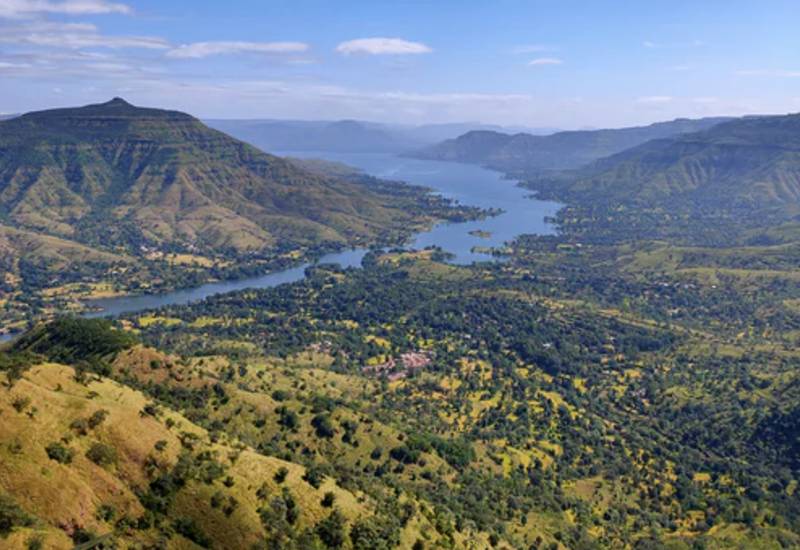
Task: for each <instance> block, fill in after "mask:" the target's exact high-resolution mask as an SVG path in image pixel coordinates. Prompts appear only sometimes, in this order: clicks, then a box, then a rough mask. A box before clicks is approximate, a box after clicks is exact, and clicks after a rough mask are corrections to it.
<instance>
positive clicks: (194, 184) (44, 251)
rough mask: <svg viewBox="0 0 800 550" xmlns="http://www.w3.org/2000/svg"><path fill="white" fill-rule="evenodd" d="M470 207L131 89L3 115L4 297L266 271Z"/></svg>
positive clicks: (398, 233)
mask: <svg viewBox="0 0 800 550" xmlns="http://www.w3.org/2000/svg"><path fill="white" fill-rule="evenodd" d="M307 167H308V168H307ZM467 210H468V209H464V208H453V207H452V206H451V204H450V203H449V202H448V201H447V200H445V199H443V198H440V197H437V196H433V195H430V194H429V193H428V190H427V189H424V188H421V187H415V186H410V185H401V184H399V183H396V182H385V181H381V180H378V179H376V178H373V177H370V176H368V175H365V174H363V173H361V172H358V171H355V170H348V169H344V168H342V167H335V168H334V167H332V166H330V165H326V164H322V163H305V164H302V163H300V162H296V161H295V162H293V161H290V160H287V159H283V158H280V157H276V156H273V155H269V154H267V153H264V152H262V151H259V150H258V149H256V148H254V147H252V146H250V145H248V144H245V143H243V142H241V141H238V140H236V139H234V138H231V137H229V136H227V135H226V134H224V133H222V132H219V131H217V130H212V129H210V128H208V127H206V126H205V125H204V124H202V123H201V122H200V121H199V120H197V119H195V118H193V117H192V116H190V115H187V114H185V113H180V112H176V111H165V110H159V109H147V108H140V107H135V106H133V105H130V104H128V103H127V102H125V101H124V100H122V99H119V98H117V99H114V100H112V101H109V102H107V103H103V104H99V105H89V106H86V107H80V108H68V109H54V110H49V111H41V112H35V113H28V114H25V115H22V116H20V117H17V118H14V119H11V120H6V121H2V122H0V266H3V267H4V268H5V270H4V271H5V273H4V275H5V276H4V277H0V300H4V299H8V300H10V301H12V302H14V304H18V303H19V301H20V300H28V301H29V302H30V298H31V297H32V292H35V291H39V290H42V289H48V288H49V289H51V290H52V292H53V293H56V294H60V295H63V294H64V287H65V286H66V285H76V284H90V285H95V287H93V288H95V289H96V288H100V287H103V288H105V289H106V290H102V291H101V292H107V291H108V287H109V286H113V287H114V288H113V292H127V291H132V290H133V291H135V290H140V289H150V290H153V289H168V288H174V287H179V286H187V285H192V284H200V283H202V282H204V281H207V280H209V279H219V278H226V277H227V278H232V277H237V276H245V275H253V274H255V273H260V272H264V271H267V270H269V269H275V268H279V267H285V266H286V265H287V264H290V263H296V262H298V261H300V260H303V259H308V258H310V257H313V256H315V255H319V254H320V253H322V252H325V251H330V250H333V249H338V248H343V247H347V246H368V245H372V244H384V245H385V244H396V243H397V242H399V241H400V240H402V239H403V238H405V237H407V236H408V235H410V234H411V233H413V232H415V231H418V230H420V229H421V228H423V227H428V226H429V225H430V224H432V223H433V222H434V221H435V220H436V219H441V218H443V217H449V216H451V215H454V214H465V213H466V212H467ZM473 214H474V212H470V213H469V214H468V215H473ZM96 285H100V287H98V286H96ZM70 288H71V287H70ZM53 289H54V290H53ZM20 290H24V291H25V294H24V295H23V294H19V291H20ZM70 292H71V291H70ZM91 292H96V290H92V291H90V293H91ZM67 294H69V292H68V293H67ZM73 294H74V293H73ZM73 297H74V296H73ZM38 298H42V299H44V300H49V297H48V296H39V297H38ZM0 303H2V302H0ZM15 307H16V306H15ZM31 307H33V308H34V309H37V308H38V309H41V305H35V304H33V305H32V304H30V303H29V304H27V305H25V306H24V307H19V308H18V309H13V311H12V313H8V318H7V320H9V321H11V320H14V321H18V320H19V319H20V318H22V317H23V316H24V315H28V312H29V311H30V308H31Z"/></svg>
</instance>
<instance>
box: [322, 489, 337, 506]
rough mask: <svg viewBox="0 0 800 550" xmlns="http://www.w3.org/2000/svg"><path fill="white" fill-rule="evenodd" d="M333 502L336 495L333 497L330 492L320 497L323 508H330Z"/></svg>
mask: <svg viewBox="0 0 800 550" xmlns="http://www.w3.org/2000/svg"><path fill="white" fill-rule="evenodd" d="M334 501H336V495H334V494H333V493H332V492H331V491H328V492H327V493H325V495H324V496H323V497H322V501H320V504H322V505H323V506H324V507H325V508H330V507H331V506H333V503H334Z"/></svg>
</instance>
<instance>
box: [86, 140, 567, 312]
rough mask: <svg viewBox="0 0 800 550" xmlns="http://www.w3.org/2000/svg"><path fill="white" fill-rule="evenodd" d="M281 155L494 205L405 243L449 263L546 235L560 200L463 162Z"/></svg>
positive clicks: (184, 299) (108, 308)
mask: <svg viewBox="0 0 800 550" xmlns="http://www.w3.org/2000/svg"><path fill="white" fill-rule="evenodd" d="M279 154H281V155H286V156H294V157H306V158H323V159H326V160H331V161H337V162H342V163H344V164H348V165H350V166H354V167H356V168H360V169H361V170H364V171H365V172H366V173H368V174H371V175H373V176H376V177H379V178H385V179H391V180H399V181H407V182H409V183H414V184H418V185H424V186H427V187H430V188H431V189H433V190H435V191H436V192H437V193H441V194H442V195H443V196H445V197H448V198H451V199H455V200H457V201H459V202H460V203H461V204H464V205H467V206H477V207H480V208H486V209H488V208H499V209H501V210H502V211H503V213H502V214H500V215H497V216H493V217H491V218H487V219H484V220H478V221H471V222H464V223H441V224H439V225H437V226H435V227H433V228H432V229H431V230H430V231H425V232H423V233H420V234H418V235H417V236H416V237H415V239H414V240H413V242H412V243H411V244H410V245H409V247H410V248H416V249H420V248H424V247H427V246H432V245H436V246H439V247H441V248H442V249H444V250H446V251H447V252H450V253H451V254H453V259H452V260H451V261H452V262H453V263H457V264H469V263H472V262H476V261H486V260H491V259H492V256H490V255H488V254H484V253H481V252H478V251H473V248H474V247H495V246H502V245H503V243H505V242H508V241H510V240H512V239H514V238H515V237H516V236H517V235H520V234H523V233H528V234H539V235H544V234H550V233H552V232H553V231H554V228H553V227H552V226H551V225H550V224H549V223H547V221H546V218H548V217H550V216H553V215H554V214H555V213H556V212H557V211H558V209H559V208H560V205H559V204H558V203H554V202H547V201H540V200H537V199H535V198H532V197H531V196H530V195H531V192H530V191H528V190H526V189H523V188H521V187H518V186H517V185H516V182H514V181H511V180H507V179H505V178H504V177H503V174H501V173H499V172H495V171H492V170H487V169H485V168H481V167H479V166H473V165H469V164H457V163H452V162H439V161H428V160H417V159H409V158H403V157H398V156H394V155H388V154H334V153H326V152H319V153H311V152H291V151H284V152H281V153H279ZM366 252H367V251H366V250H364V249H356V250H346V251H343V252H337V253H333V254H328V255H326V256H323V257H322V258H321V259H320V260H319V262H320V263H338V264H340V265H341V266H342V267H358V266H360V265H361V260H362V258H363V257H364V255H365V254H366ZM309 265H310V264H304V265H299V266H297V267H293V268H290V269H286V270H283V271H278V272H273V273H269V274H267V275H262V276H258V277H252V278H247V279H239V280H235V281H221V282H215V283H208V284H205V285H202V286H199V287H196V288H188V289H181V290H176V291H172V292H165V293H162V294H144V295H136V296H121V297H116V298H105V299H98V300H92V301H90V302H87V304H89V305H91V306H93V307H96V308H100V310H99V311H95V312H92V313H88V314H87V316H89V317H98V316H116V315H120V314H123V313H133V312H137V311H142V310H146V309H152V308H157V307H160V306H166V305H173V304H187V303H190V302H195V301H198V300H202V299H203V298H207V297H209V296H211V295H214V294H221V293H224V292H231V291H235V290H242V289H245V288H269V287H274V286H277V285H280V284H284V283H291V282H295V281H299V280H301V279H302V278H303V276H304V272H305V269H306V268H307V267H308V266H309Z"/></svg>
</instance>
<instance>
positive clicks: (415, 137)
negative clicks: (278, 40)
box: [204, 120, 556, 153]
mask: <svg viewBox="0 0 800 550" xmlns="http://www.w3.org/2000/svg"><path fill="white" fill-rule="evenodd" d="M204 122H205V123H206V124H208V125H209V126H210V127H212V128H216V129H217V130H220V131H223V132H225V133H227V134H230V135H232V136H234V137H236V138H237V139H241V140H242V141H246V142H248V143H250V144H252V145H255V146H256V147H258V148H260V149H263V150H266V151H319V152H336V153H405V152H409V151H413V150H415V149H420V148H422V147H426V146H429V145H432V144H434V143H438V142H440V141H442V140H445V139H449V138H453V137H456V136H459V135H461V134H463V133H465V132H469V131H473V130H484V131H519V130H520V129H516V128H503V127H501V126H493V125H486V124H480V123H451V124H428V125H423V126H403V125H392V124H379V123H374V122H363V121H356V120H340V121H306V120H206V121H204ZM526 131H529V132H533V133H539V134H543V133H550V132H553V131H556V130H554V129H548V128H540V129H526Z"/></svg>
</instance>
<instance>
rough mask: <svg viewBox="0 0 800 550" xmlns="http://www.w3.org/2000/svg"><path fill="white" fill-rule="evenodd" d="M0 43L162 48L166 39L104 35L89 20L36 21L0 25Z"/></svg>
mask: <svg viewBox="0 0 800 550" xmlns="http://www.w3.org/2000/svg"><path fill="white" fill-rule="evenodd" d="M0 43H7V44H29V45H34V46H48V47H54V48H66V49H79V48H112V49H116V48H142V49H149V50H163V49H167V48H168V47H169V43H168V42H167V41H166V40H164V39H162V38H158V37H153V36H107V35H103V34H101V33H100V31H99V30H98V29H97V27H95V26H94V25H92V24H89V23H56V22H50V21H35V22H29V23H25V24H14V25H12V26H4V27H2V28H0Z"/></svg>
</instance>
